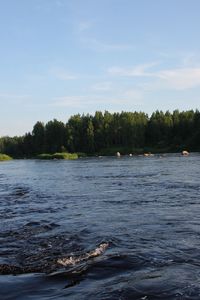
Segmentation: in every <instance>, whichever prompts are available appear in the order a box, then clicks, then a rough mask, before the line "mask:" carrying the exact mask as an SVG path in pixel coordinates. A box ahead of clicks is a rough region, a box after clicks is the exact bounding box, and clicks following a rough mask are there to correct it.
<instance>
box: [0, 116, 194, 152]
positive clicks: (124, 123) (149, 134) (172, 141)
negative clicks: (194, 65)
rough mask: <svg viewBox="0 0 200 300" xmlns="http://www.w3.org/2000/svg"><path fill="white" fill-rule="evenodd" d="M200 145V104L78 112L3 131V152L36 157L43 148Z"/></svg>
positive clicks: (161, 148)
mask: <svg viewBox="0 0 200 300" xmlns="http://www.w3.org/2000/svg"><path fill="white" fill-rule="evenodd" d="M183 149H188V150H190V151H200V112H199V111H198V110H196V111H194V110H188V111H181V112H180V111H178V110H174V111H173V112H172V113H170V112H169V111H166V112H163V111H158V110H157V111H156V112H154V113H152V115H151V116H150V117H149V116H148V115H147V114H146V113H144V112H124V111H122V112H121V113H110V112H108V111H105V112H101V111H97V112H96V113H95V114H94V115H90V114H86V115H85V114H83V115H80V114H76V115H73V116H71V117H70V118H69V120H68V121H67V123H63V122H61V121H58V120H56V119H54V120H51V121H49V122H48V123H46V124H44V123H43V122H40V121H38V122H37V123H36V124H35V125H34V127H33V130H32V132H28V133H26V134H25V135H24V136H17V137H8V136H5V137H1V138H0V153H6V154H8V155H11V156H13V157H33V156H35V155H38V154H41V153H55V152H83V153H86V154H114V153H115V151H120V152H122V153H124V154H126V153H139V152H143V151H150V150H151V151H156V152H159V151H162V152H163V151H166V152H169V151H181V150H183Z"/></svg>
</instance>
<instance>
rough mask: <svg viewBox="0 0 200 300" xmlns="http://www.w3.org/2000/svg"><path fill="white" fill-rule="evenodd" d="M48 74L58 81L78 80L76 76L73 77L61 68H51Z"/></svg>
mask: <svg viewBox="0 0 200 300" xmlns="http://www.w3.org/2000/svg"><path fill="white" fill-rule="evenodd" d="M50 74H51V75H53V76H54V77H55V78H57V79H60V80H64V81H65V80H66V81H67V80H75V79H77V78H78V76H77V75H74V74H72V73H70V72H68V71H66V70H65V69H62V68H53V69H51V70H50Z"/></svg>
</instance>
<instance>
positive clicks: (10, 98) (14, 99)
mask: <svg viewBox="0 0 200 300" xmlns="http://www.w3.org/2000/svg"><path fill="white" fill-rule="evenodd" d="M30 98H31V95H28V94H27V95H25V94H21V95H20V94H9V93H2V94H0V102H4V101H7V102H11V103H22V102H26V101H27V100H29V99H30Z"/></svg>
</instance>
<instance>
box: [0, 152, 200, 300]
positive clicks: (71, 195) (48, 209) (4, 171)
mask: <svg viewBox="0 0 200 300" xmlns="http://www.w3.org/2000/svg"><path fill="white" fill-rule="evenodd" d="M199 178H200V155H198V154H191V155H190V156H188V157H182V156H180V155H166V156H164V157H159V156H154V157H147V158H145V157H124V158H123V157H121V158H91V159H80V160H76V161H36V160H18V161H10V162H3V163H1V164H0V264H6V265H14V266H17V267H19V268H24V269H29V270H32V272H31V273H27V274H18V275H0V299H1V300H4V299H19V300H27V299H29V300H30V299H40V300H44V299H74V300H76V299H77V300H79V299H97V300H98V299H122V300H124V299H143V300H147V299H200V179H199ZM101 243H106V244H107V245H108V248H107V249H106V250H105V252H103V253H102V254H101V255H99V256H97V257H92V258H88V259H84V260H81V259H80V261H79V260H78V258H79V257H80V258H81V257H84V255H86V254H87V253H90V251H93V250H94V249H96V248H97V247H98V246H99V245H100V244H101ZM69 256H72V258H73V257H76V258H77V260H76V262H75V263H74V264H72V265H69V266H61V265H60V266H59V265H58V264H57V260H58V259H60V258H63V257H69ZM86 256H87V255H86Z"/></svg>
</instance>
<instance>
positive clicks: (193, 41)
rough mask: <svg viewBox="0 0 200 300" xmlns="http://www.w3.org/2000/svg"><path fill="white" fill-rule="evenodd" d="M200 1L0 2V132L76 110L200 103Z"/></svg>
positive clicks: (164, 107) (175, 106)
mask: <svg viewBox="0 0 200 300" xmlns="http://www.w3.org/2000/svg"><path fill="white" fill-rule="evenodd" d="M199 12H200V1H199V0H167V1H165V0H17V1H16V0H0V136H5V135H9V136H15V135H23V134H25V133H26V132H29V131H30V132H31V131H32V128H33V125H34V124H35V123H36V122H37V121H42V122H44V123H46V122H48V121H49V120H52V119H54V118H56V119H58V120H61V121H63V122H67V120H68V118H69V117H70V116H71V115H74V114H77V113H80V114H82V113H85V114H87V113H90V114H94V112H95V111H97V110H101V111H105V110H108V111H110V112H120V111H122V110H123V111H144V112H146V113H148V114H151V113H152V112H153V111H155V110H157V109H158V110H163V111H166V110H169V111H173V110H174V109H179V110H188V109H200V35H199V30H200V15H199Z"/></svg>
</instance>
